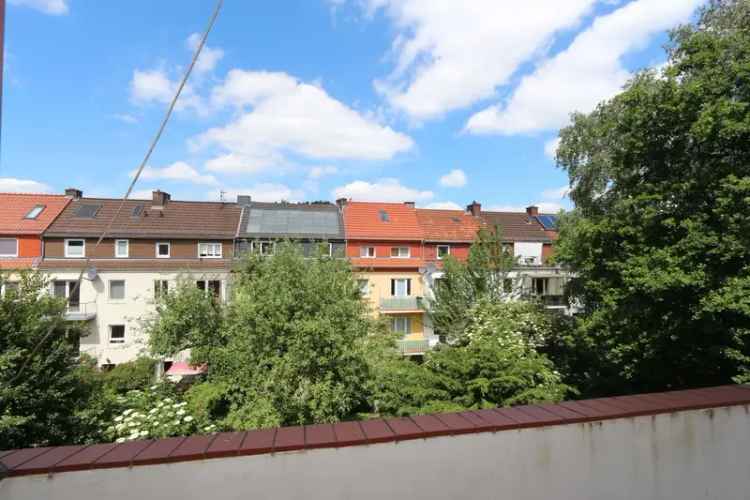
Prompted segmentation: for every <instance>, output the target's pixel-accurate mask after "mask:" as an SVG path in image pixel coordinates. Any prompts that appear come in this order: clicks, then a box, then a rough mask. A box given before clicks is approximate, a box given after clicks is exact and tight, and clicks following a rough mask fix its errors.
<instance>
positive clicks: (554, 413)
mask: <svg viewBox="0 0 750 500" xmlns="http://www.w3.org/2000/svg"><path fill="white" fill-rule="evenodd" d="M748 404H750V386H746V385H727V386H721V387H709V388H704V389H690V390H682V391H672V392H660V393H651V394H636V395H632V396H619V397H609V398H606V397H605V398H598V399H589V400H583V401H565V402H562V403H559V404H538V405H533V404H532V405H523V406H514V407H510V408H496V409H490V408H487V409H482V410H471V411H463V412H455V413H439V414H434V415H418V416H413V417H402V418H385V419H373V420H363V421H360V422H337V423H335V424H317V425H306V426H294V427H281V428H277V429H257V430H250V431H247V432H242V431H240V432H224V433H219V434H209V435H195V436H188V437H171V438H165V439H156V440H139V441H130V442H125V443H120V444H116V443H106V444H94V445H90V446H82V445H74V446H58V447H40V448H26V449H22V450H7V451H0V479H2V475H3V474H5V475H6V476H7V477H11V478H12V477H19V476H29V475H42V474H53V473H58V472H65V471H74V470H93V469H103V468H118V467H122V468H124V467H134V466H143V465H149V464H163V463H169V462H184V461H189V460H207V459H215V458H221V457H228V456H233V457H238V456H248V455H259V454H269V453H276V452H281V451H302V450H310V449H315V448H342V447H344V446H367V445H373V444H376V443H388V442H398V441H406V440H410V439H429V438H432V437H436V436H455V435H460V434H479V433H485V432H498V431H510V430H518V429H524V428H539V427H548V426H552V425H572V424H581V423H586V422H603V421H606V420H612V419H620V418H632V417H638V416H647V415H662V414H671V413H675V412H678V411H689V410H700V409H707V408H727V407H732V406H743V405H748Z"/></svg>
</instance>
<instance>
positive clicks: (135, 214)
mask: <svg viewBox="0 0 750 500" xmlns="http://www.w3.org/2000/svg"><path fill="white" fill-rule="evenodd" d="M142 213H143V205H142V204H141V205H136V206H134V207H133V213H132V214H131V215H132V216H133V217H140V215H141V214H142Z"/></svg>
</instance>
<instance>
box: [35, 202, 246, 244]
mask: <svg viewBox="0 0 750 500" xmlns="http://www.w3.org/2000/svg"><path fill="white" fill-rule="evenodd" d="M120 201H121V200H116V199H105V198H80V199H77V200H72V201H71V202H70V204H68V206H67V207H66V208H65V210H63V212H62V213H61V214H60V216H59V217H58V218H57V219H56V220H55V221H54V222H53V223H52V224H51V225H50V226H49V228H47V231H46V232H45V236H51V237H68V236H76V237H97V236H99V235H100V234H101V233H102V231H103V230H104V229H106V227H107V225H108V224H109V221H110V220H111V218H112V216H114V214H115V213H116V212H117V209H118V207H119V205H120ZM241 212H242V209H241V208H240V206H239V205H237V204H236V203H222V202H202V201H168V202H167V204H166V206H165V207H164V208H160V209H154V208H152V204H151V202H150V201H144V200H127V201H125V205H124V206H123V207H122V210H121V211H120V213H119V215H118V217H117V220H116V221H115V222H114V224H113V225H112V229H111V230H110V232H109V233H108V234H107V237H112V238H120V237H122V238H155V237H156V238H165V239H170V238H171V239H233V238H234V235H235V233H236V232H237V225H238V224H239V221H240V213H241Z"/></svg>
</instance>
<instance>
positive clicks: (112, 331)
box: [109, 325, 125, 344]
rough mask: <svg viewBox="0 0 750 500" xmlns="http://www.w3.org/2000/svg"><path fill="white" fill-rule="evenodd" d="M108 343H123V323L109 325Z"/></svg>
mask: <svg viewBox="0 0 750 500" xmlns="http://www.w3.org/2000/svg"><path fill="white" fill-rule="evenodd" d="M109 343H110V344H124V343H125V325H109Z"/></svg>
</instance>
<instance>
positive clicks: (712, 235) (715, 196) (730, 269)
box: [557, 0, 750, 393]
mask: <svg viewBox="0 0 750 500" xmlns="http://www.w3.org/2000/svg"><path fill="white" fill-rule="evenodd" d="M668 53H669V61H668V64H667V66H666V68H665V69H664V70H663V71H655V70H651V71H644V72H642V73H639V74H638V75H636V76H635V77H634V78H633V79H632V81H631V82H629V83H628V85H627V86H626V87H625V89H624V90H623V92H622V93H620V94H619V95H617V96H616V97H614V98H612V99H611V100H609V101H606V102H603V103H601V104H600V105H599V106H598V107H597V108H596V109H595V110H594V111H593V112H591V113H589V114H575V115H573V117H572V124H571V125H570V126H568V127H566V128H564V129H563V130H562V131H561V133H560V137H561V143H560V147H559V149H558V152H557V162H558V165H559V166H560V167H562V168H563V169H564V170H566V171H567V173H568V175H569V177H570V185H571V188H572V189H571V193H570V196H571V198H572V200H573V201H574V202H575V205H576V208H575V210H573V211H572V212H571V213H569V214H568V215H566V216H565V217H563V219H562V221H561V231H560V240H559V244H558V250H557V251H558V258H559V260H560V261H561V262H562V263H564V264H566V265H568V266H570V267H571V269H572V271H573V272H574V273H575V279H574V280H573V281H572V284H571V292H572V293H573V294H574V295H576V296H577V297H579V298H580V299H581V302H582V303H583V304H584V306H585V313H584V315H583V317H582V320H581V321H580V323H579V327H580V330H579V332H580V334H581V335H583V336H585V337H587V339H588V340H586V341H585V342H583V343H582V344H579V345H583V344H588V345H590V346H592V347H593V348H595V349H597V350H598V353H599V355H597V356H592V357H591V359H592V360H595V362H596V364H595V366H592V367H591V369H590V373H589V374H588V379H589V380H588V384H589V385H590V386H591V388H592V390H595V391H599V392H609V393H612V392H626V391H646V390H652V389H662V388H678V387H695V386H704V385H714V384H721V383H727V382H729V381H731V380H735V381H739V380H745V379H747V374H748V366H750V357H748V355H750V217H748V215H750V3H749V2H747V1H746V0H725V1H718V0H717V1H713V2H711V3H710V4H709V5H708V6H707V7H706V8H705V9H704V10H703V11H702V13H701V15H700V18H699V20H698V21H697V22H696V23H695V24H693V25H687V26H682V27H680V28H678V29H676V30H674V31H673V32H672V33H671V43H670V44H669V47H668Z"/></svg>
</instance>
